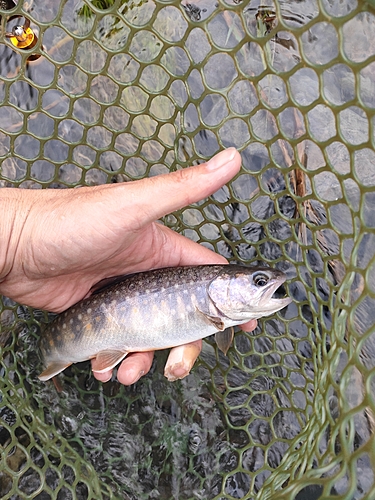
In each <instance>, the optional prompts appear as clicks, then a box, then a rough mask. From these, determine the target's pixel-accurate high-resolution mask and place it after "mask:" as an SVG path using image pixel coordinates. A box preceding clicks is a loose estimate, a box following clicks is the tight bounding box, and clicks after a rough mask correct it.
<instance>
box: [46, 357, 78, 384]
mask: <svg viewBox="0 0 375 500" xmlns="http://www.w3.org/2000/svg"><path fill="white" fill-rule="evenodd" d="M71 364H72V363H67V362H66V361H65V362H62V361H61V362H60V363H59V362H57V361H56V362H53V363H51V364H49V365H48V366H47V368H46V369H45V370H44V372H42V373H41V374H40V375H39V377H38V378H39V380H42V381H43V382H45V381H46V380H49V379H50V378H52V377H54V376H55V375H58V374H59V373H61V372H62V371H64V370H65V368H68V366H70V365H71Z"/></svg>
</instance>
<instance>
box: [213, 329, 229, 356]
mask: <svg viewBox="0 0 375 500" xmlns="http://www.w3.org/2000/svg"><path fill="white" fill-rule="evenodd" d="M233 337H234V328H233V326H231V327H230V328H227V329H226V330H224V331H222V332H216V333H215V340H216V343H217V346H218V348H219V349H220V351H222V352H223V353H224V354H225V355H227V352H228V349H229V348H230V346H231V345H232V342H233Z"/></svg>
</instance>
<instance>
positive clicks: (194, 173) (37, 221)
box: [0, 148, 256, 385]
mask: <svg viewBox="0 0 375 500" xmlns="http://www.w3.org/2000/svg"><path fill="white" fill-rule="evenodd" d="M240 167H241V157H240V155H239V153H238V152H237V151H236V150H235V149H234V148H229V149H227V150H225V151H222V152H221V153H219V154H218V155H216V156H215V157H213V158H212V159H211V160H210V161H209V162H207V163H205V164H201V165H198V166H194V167H190V168H186V169H183V170H178V171H176V172H172V173H170V174H166V175H160V176H157V177H152V178H147V179H142V180H139V181H134V182H128V183H122V184H111V185H108V184H107V185H102V186H95V187H83V188H79V189H66V190H43V191H36V190H35V191H34V190H25V189H7V188H3V189H1V190H0V211H1V213H2V223H1V226H0V242H1V245H0V293H1V294H2V295H5V296H8V297H10V298H12V299H14V300H15V301H17V302H19V303H21V304H26V305H29V306H32V307H35V308H39V309H46V310H49V311H54V312H61V311H64V310H65V309H67V308H68V307H70V306H72V305H73V304H75V303H76V302H78V301H79V300H81V299H83V298H84V297H87V296H88V295H89V291H90V289H91V287H92V286H93V285H94V284H95V283H97V282H99V281H100V280H102V279H104V278H108V277H111V276H116V275H120V274H130V273H134V272H138V271H144V270H148V269H154V268H160V267H168V266H184V265H191V264H220V263H226V262H227V261H226V259H224V258H223V257H222V256H220V255H218V254H215V253H214V252H212V251H210V250H208V249H207V248H204V247H203V246H201V245H198V244H197V243H195V242H193V241H191V240H189V239H187V238H185V237H184V236H182V235H179V234H177V233H175V232H174V231H172V230H170V229H168V228H167V227H164V226H163V225H162V224H159V223H158V222H156V221H157V220H158V219H160V218H161V217H163V216H164V215H166V214H169V213H171V212H173V211H175V210H178V209H180V208H183V207H185V206H187V205H189V204H191V203H194V202H197V201H199V200H201V199H203V198H206V197H207V196H209V195H210V194H212V193H214V192H215V191H217V190H218V189H219V188H220V187H221V186H223V185H224V184H225V183H227V182H228V181H229V180H230V179H231V178H232V177H233V176H234V175H236V174H237V172H238V171H239V169H240ZM255 326H256V321H251V322H250V323H248V324H246V325H243V328H244V329H245V330H249V331H250V330H253V329H254V328H255ZM201 345H202V342H201V341H198V342H193V343H191V344H187V345H185V346H180V347H176V348H174V349H172V350H171V352H170V356H169V358H168V361H167V364H166V367H165V375H166V376H167V378H168V379H169V380H176V379H178V378H183V377H184V376H186V375H187V374H188V373H189V371H190V369H191V367H192V366H193V364H194V362H195V360H196V358H197V356H198V355H199V353H200V350H201ZM152 359H153V352H146V353H133V354H131V355H129V356H128V357H127V358H125V360H124V361H123V362H122V363H121V365H120V367H119V369H118V372H117V378H118V380H119V381H120V382H121V383H123V384H125V385H130V384H132V383H134V382H136V381H137V380H138V379H139V378H140V377H141V376H142V375H143V374H145V373H147V372H148V371H149V370H150V367H151V364H152ZM111 376H112V372H111V371H108V372H105V373H100V374H99V373H96V374H95V377H96V378H97V379H98V380H101V381H103V382H105V381H107V380H109V379H110V378H111Z"/></svg>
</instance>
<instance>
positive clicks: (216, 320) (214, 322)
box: [196, 308, 225, 332]
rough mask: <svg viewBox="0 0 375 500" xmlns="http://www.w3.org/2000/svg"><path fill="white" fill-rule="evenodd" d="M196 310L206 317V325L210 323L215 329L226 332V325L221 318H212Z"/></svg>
mask: <svg viewBox="0 0 375 500" xmlns="http://www.w3.org/2000/svg"><path fill="white" fill-rule="evenodd" d="M196 309H197V311H198V312H199V313H200V314H201V315H202V316H204V319H205V321H206V323H210V324H211V325H213V326H214V327H215V328H217V329H218V330H219V331H220V332H222V331H223V330H225V325H224V322H223V320H222V319H221V318H219V317H218V316H211V315H210V314H207V313H204V312H202V311H201V310H199V309H198V308H196Z"/></svg>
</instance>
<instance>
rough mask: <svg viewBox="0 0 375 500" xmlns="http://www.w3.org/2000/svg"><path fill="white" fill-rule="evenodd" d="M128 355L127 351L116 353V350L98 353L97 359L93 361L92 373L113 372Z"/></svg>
mask: <svg viewBox="0 0 375 500" xmlns="http://www.w3.org/2000/svg"><path fill="white" fill-rule="evenodd" d="M127 354H128V353H127V352H126V351H125V352H124V351H116V350H114V349H113V350H111V349H107V350H106V351H101V352H98V354H97V355H96V357H95V358H93V359H92V360H91V367H92V371H93V372H96V373H103V372H106V371H108V370H112V368H114V367H115V366H116V365H117V364H118V363H120V361H121V360H123V359H124V358H125V356H126V355H127Z"/></svg>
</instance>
